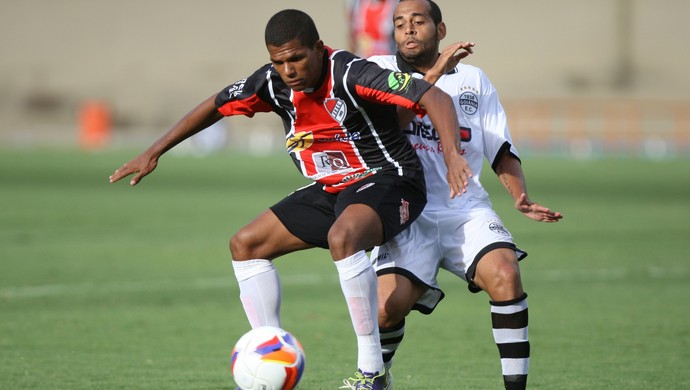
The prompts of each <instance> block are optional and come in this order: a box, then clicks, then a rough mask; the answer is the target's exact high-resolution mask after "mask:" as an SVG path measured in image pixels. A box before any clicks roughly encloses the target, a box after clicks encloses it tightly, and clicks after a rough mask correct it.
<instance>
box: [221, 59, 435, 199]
mask: <svg viewBox="0 0 690 390" xmlns="http://www.w3.org/2000/svg"><path fill="white" fill-rule="evenodd" d="M323 69H324V70H323V74H322V77H321V80H323V81H322V82H321V83H320V85H319V86H318V87H316V88H314V89H313V90H311V91H299V92H297V91H293V90H292V89H290V88H289V87H288V86H287V85H286V84H285V83H284V82H283V81H282V79H281V78H280V75H279V74H278V73H277V72H276V71H275V69H274V68H273V65H271V64H266V65H264V66H263V67H261V68H260V69H258V70H257V71H256V72H254V74H252V75H251V76H249V77H248V78H246V79H242V80H239V81H237V82H235V83H234V84H232V85H229V86H228V87H226V88H224V89H223V90H222V91H221V92H220V93H219V94H218V95H217V97H216V107H217V108H218V111H219V112H220V113H222V114H223V115H225V116H230V115H246V116H248V117H252V116H254V114H255V113H257V112H270V111H273V112H275V113H276V114H278V115H279V116H280V117H281V118H282V121H283V125H284V127H285V141H286V142H285V147H286V149H287V151H288V153H289V154H290V156H291V157H292V159H293V161H294V163H295V165H296V166H297V168H298V169H299V170H300V172H301V173H302V174H303V175H304V176H305V177H307V178H309V179H312V180H314V181H316V182H319V183H321V184H323V186H324V190H326V191H327V192H331V193H336V192H339V191H340V190H342V189H343V188H345V187H346V186H348V185H350V184H352V183H355V182H357V181H359V180H360V179H362V178H364V177H367V176H369V175H372V174H375V173H377V172H379V171H388V172H394V173H396V174H397V175H400V176H411V175H412V174H413V173H414V172H415V171H417V172H419V171H421V169H422V168H421V164H420V162H419V159H418V157H417V155H416V153H415V151H414V150H413V149H412V147H411V145H410V143H409V141H408V140H407V138H406V137H405V135H404V134H403V132H402V131H401V130H400V128H399V125H398V116H397V113H396V105H401V106H404V107H406V108H408V109H411V110H413V111H416V112H418V113H423V110H422V109H421V107H420V105H419V103H418V102H419V100H420V99H421V97H422V95H423V94H424V93H425V92H426V91H427V90H428V89H429V88H430V87H431V84H429V83H427V82H425V81H423V80H418V79H415V78H412V77H411V76H410V75H409V74H407V73H403V72H395V71H390V70H386V69H383V68H381V67H379V66H378V65H376V64H374V63H371V62H369V61H366V60H363V59H361V58H359V57H356V56H355V55H353V54H352V53H349V52H346V51H338V50H333V49H330V48H328V47H327V48H326V52H325V53H324V68H323Z"/></svg>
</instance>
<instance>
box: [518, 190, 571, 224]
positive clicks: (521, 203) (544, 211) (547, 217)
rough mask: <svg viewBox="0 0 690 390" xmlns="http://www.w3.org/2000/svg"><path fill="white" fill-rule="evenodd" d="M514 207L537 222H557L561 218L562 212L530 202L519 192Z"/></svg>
mask: <svg viewBox="0 0 690 390" xmlns="http://www.w3.org/2000/svg"><path fill="white" fill-rule="evenodd" d="M515 208H516V209H517V210H518V211H519V212H521V213H522V214H524V215H525V216H526V217H527V218H531V219H533V220H535V221H539V222H558V221H560V220H561V218H563V214H561V213H559V212H557V211H551V209H549V208H548V207H544V206H542V205H540V204H539V203H534V202H532V201H531V200H529V198H527V194H525V193H522V194H520V197H519V198H518V199H517V200H516V201H515Z"/></svg>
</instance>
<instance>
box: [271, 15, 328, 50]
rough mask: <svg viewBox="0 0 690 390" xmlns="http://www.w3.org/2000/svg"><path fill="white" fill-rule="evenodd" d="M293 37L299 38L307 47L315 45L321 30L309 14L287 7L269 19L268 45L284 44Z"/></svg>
mask: <svg viewBox="0 0 690 390" xmlns="http://www.w3.org/2000/svg"><path fill="white" fill-rule="evenodd" d="M293 39H299V41H300V43H301V44H302V45H303V46H306V47H314V45H315V44H316V42H318V41H319V32H318V31H317V30H316V25H315V24H314V21H313V20H312V18H311V17H310V16H309V15H307V14H306V13H304V12H302V11H299V10H296V9H285V10H282V11H280V12H278V13H277V14H275V15H273V16H272V17H271V19H269V20H268V23H267V24H266V33H265V40H266V46H269V45H270V46H282V45H284V44H286V43H288V42H290V41H291V40H293Z"/></svg>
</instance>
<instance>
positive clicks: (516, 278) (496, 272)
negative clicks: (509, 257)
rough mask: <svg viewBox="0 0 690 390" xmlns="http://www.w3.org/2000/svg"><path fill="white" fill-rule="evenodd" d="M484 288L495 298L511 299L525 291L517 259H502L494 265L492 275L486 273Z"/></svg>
mask: <svg viewBox="0 0 690 390" xmlns="http://www.w3.org/2000/svg"><path fill="white" fill-rule="evenodd" d="M483 280H484V284H485V286H484V289H485V290H486V292H487V293H489V295H490V296H491V297H492V299H494V300H501V301H504V300H510V299H514V298H517V297H518V296H519V295H521V294H522V293H523V289H522V280H521V278H520V267H519V265H518V263H517V261H501V262H497V263H495V264H494V265H493V267H492V269H491V272H490V275H485V276H484V277H483Z"/></svg>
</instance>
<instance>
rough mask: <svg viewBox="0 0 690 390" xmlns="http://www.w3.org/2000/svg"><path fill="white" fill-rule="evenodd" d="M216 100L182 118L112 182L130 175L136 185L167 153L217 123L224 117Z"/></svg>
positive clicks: (128, 163)
mask: <svg viewBox="0 0 690 390" xmlns="http://www.w3.org/2000/svg"><path fill="white" fill-rule="evenodd" d="M215 99H216V95H213V96H211V97H210V98H208V99H206V100H205V101H203V102H202V103H201V104H199V105H198V106H196V107H195V108H194V109H193V110H192V111H190V112H189V113H188V114H187V115H185V116H184V117H182V119H180V120H179V121H178V122H177V123H176V124H175V125H174V126H173V127H172V128H170V130H168V132H166V133H165V134H163V136H162V137H160V138H159V139H158V140H157V141H156V142H154V143H153V144H152V145H151V146H150V147H149V148H148V149H146V150H145V151H144V152H143V153H141V154H140V155H138V156H137V157H135V158H133V159H132V160H131V161H129V162H127V163H125V164H124V165H123V166H121V167H120V168H119V169H117V170H116V171H115V172H113V174H112V175H110V182H111V183H114V182H116V181H118V180H120V179H122V178H125V177H127V176H129V175H134V176H133V177H132V179H131V180H130V181H129V185H132V186H134V185H136V184H137V183H139V182H140V181H141V179H143V178H144V176H146V175H148V174H149V173H151V172H152V171H153V170H154V169H156V166H157V165H158V159H159V158H160V157H161V156H162V155H163V154H164V153H165V152H167V151H168V150H170V149H172V148H173V147H174V146H175V145H177V144H179V143H180V142H182V141H184V140H185V139H187V138H189V137H191V136H192V135H194V134H196V133H198V132H200V131H201V130H203V129H205V128H207V127H209V126H211V125H212V124H214V123H216V122H217V121H218V120H219V119H221V118H222V117H223V115H222V114H220V113H219V112H218V110H216V105H215Z"/></svg>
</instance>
